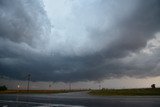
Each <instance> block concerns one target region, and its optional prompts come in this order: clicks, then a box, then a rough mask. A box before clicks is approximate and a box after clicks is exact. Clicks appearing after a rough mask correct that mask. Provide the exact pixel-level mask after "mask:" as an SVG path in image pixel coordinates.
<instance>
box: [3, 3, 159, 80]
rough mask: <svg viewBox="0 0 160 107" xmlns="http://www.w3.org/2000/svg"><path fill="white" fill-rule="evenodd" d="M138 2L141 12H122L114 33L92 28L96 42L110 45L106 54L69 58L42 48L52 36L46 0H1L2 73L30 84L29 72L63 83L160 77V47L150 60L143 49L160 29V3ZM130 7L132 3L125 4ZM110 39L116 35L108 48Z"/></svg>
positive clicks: (105, 46) (89, 30)
mask: <svg viewBox="0 0 160 107" xmlns="http://www.w3.org/2000/svg"><path fill="white" fill-rule="evenodd" d="M105 2H106V1H102V2H100V4H99V6H101V5H102V7H101V8H100V9H102V11H104V12H105V9H106V8H107V7H106V6H105V5H106V3H105ZM136 2H137V3H138V4H137V5H136V7H135V10H134V11H132V13H130V14H129V15H128V16H127V17H123V15H124V14H123V11H118V12H121V13H118V15H119V16H117V19H116V20H120V21H118V22H117V23H115V24H114V25H113V26H112V27H111V28H110V29H106V30H103V31H102V30H100V29H95V28H94V27H93V28H92V27H89V28H88V32H89V36H90V38H92V39H95V40H97V41H98V42H99V43H98V44H103V45H104V46H103V48H102V49H101V50H100V51H97V52H93V53H91V54H86V55H85V54H84V55H79V56H76V55H73V56H72V55H69V56H67V55H66V56H65V55H62V54H59V53H58V52H55V53H54V54H52V53H51V52H47V51H42V50H43V49H41V46H43V45H44V43H47V42H46V41H48V38H49V37H48V35H47V34H49V33H48V32H50V23H49V21H48V19H47V16H46V13H45V11H44V7H43V3H42V2H41V1H37V0H30V1H27V0H26V1H25V0H24V1H22V0H1V1H0V13H1V14H0V75H4V76H8V77H10V78H14V79H21V80H24V79H25V77H26V75H27V74H31V75H32V80H34V81H63V82H67V81H88V80H102V79H105V78H111V77H115V78H119V77H122V76H133V77H143V76H155V75H159V74H160V73H159V72H157V70H156V68H158V67H159V66H158V64H159V61H160V59H159V58H158V57H159V55H158V54H157V53H158V52H159V51H158V50H159V48H157V50H156V51H155V53H154V54H152V56H150V57H149V56H147V55H143V54H141V53H139V51H140V50H141V49H143V48H144V47H145V46H146V44H147V42H148V41H149V40H151V39H152V38H154V37H155V34H156V33H157V32H159V31H160V1H159V0H152V1H151V0H150V1H149V0H147V1H146V0H139V1H136ZM124 3H126V4H125V5H127V2H126V1H125V0H124ZM116 6H118V7H119V8H118V10H119V9H122V8H123V9H124V6H121V5H116ZM126 9H127V8H126ZM121 15H122V16H121ZM115 16H116V15H115ZM106 36H109V37H111V36H114V39H113V40H112V41H111V42H110V43H109V44H107V45H105V41H106V40H107V39H106ZM88 44H89V43H88ZM88 44H86V45H88ZM95 45H96V44H95ZM57 47H58V46H57ZM95 47H96V46H95ZM132 53H135V54H136V55H137V56H136V57H135V58H133V59H132V60H131V61H130V60H129V58H128V57H129V56H130V54H132ZM139 59H141V60H139ZM149 61H151V62H150V63H148V62H149ZM146 64H148V65H147V66H145V65H146Z"/></svg>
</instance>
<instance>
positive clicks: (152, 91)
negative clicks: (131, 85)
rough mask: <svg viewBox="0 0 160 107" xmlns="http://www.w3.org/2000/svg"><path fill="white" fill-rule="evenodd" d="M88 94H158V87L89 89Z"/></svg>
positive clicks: (159, 94) (159, 91)
mask: <svg viewBox="0 0 160 107" xmlns="http://www.w3.org/2000/svg"><path fill="white" fill-rule="evenodd" d="M89 94H91V95H100V96H160V88H155V89H152V88H140V89H102V90H91V91H90V92H89Z"/></svg>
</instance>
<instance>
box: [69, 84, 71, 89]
mask: <svg viewBox="0 0 160 107" xmlns="http://www.w3.org/2000/svg"><path fill="white" fill-rule="evenodd" d="M69 90H71V82H69Z"/></svg>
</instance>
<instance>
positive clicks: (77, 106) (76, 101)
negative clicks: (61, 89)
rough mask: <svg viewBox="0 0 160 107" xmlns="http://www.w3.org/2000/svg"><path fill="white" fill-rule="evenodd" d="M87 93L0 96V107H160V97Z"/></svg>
mask: <svg viewBox="0 0 160 107" xmlns="http://www.w3.org/2000/svg"><path fill="white" fill-rule="evenodd" d="M87 93H88V92H70V93H59V94H0V107H160V96H91V95H89V94H87Z"/></svg>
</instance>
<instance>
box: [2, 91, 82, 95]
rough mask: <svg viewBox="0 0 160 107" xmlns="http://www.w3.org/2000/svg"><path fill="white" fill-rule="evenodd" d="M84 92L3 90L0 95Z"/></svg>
mask: <svg viewBox="0 0 160 107" xmlns="http://www.w3.org/2000/svg"><path fill="white" fill-rule="evenodd" d="M78 91H84V90H29V91H27V90H5V91H0V94H56V93H68V92H78Z"/></svg>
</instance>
